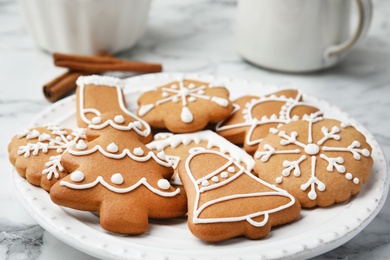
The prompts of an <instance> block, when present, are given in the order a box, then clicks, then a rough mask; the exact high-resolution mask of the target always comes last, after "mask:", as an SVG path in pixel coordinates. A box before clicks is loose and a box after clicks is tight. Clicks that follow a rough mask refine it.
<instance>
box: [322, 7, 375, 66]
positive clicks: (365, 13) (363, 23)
mask: <svg viewBox="0 0 390 260" xmlns="http://www.w3.org/2000/svg"><path fill="white" fill-rule="evenodd" d="M355 2H356V5H357V10H358V13H359V22H358V27H357V30H356V31H355V33H354V35H353V36H352V37H351V38H350V39H349V40H348V41H346V42H343V43H341V44H339V45H336V46H331V47H329V48H327V49H326V51H325V55H326V57H329V58H330V57H335V56H338V55H340V54H342V53H344V52H346V51H348V50H349V49H351V48H352V47H353V46H354V45H355V44H356V43H357V42H358V41H359V40H360V39H361V38H363V37H364V36H365V35H366V34H367V31H368V28H369V27H370V23H371V18H372V2H371V0H356V1H355Z"/></svg>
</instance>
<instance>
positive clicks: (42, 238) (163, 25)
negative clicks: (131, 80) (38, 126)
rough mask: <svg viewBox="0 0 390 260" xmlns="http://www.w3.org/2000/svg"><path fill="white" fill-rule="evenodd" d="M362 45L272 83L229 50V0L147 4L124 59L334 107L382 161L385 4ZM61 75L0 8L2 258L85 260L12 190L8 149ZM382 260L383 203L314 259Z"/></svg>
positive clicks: (386, 211)
mask: <svg viewBox="0 0 390 260" xmlns="http://www.w3.org/2000/svg"><path fill="white" fill-rule="evenodd" d="M373 2H374V19H373V22H372V26H371V29H370V31H369V34H368V37H367V39H366V40H365V41H364V42H363V43H362V45H360V46H358V47H357V48H355V49H354V50H353V51H352V52H351V53H350V55H349V56H348V58H347V59H346V60H345V61H344V62H343V63H341V64H340V65H339V66H337V67H335V68H333V69H330V70H327V71H324V72H321V73H315V74H307V75H291V74H280V73H277V72H271V71H266V70H262V69H259V68H256V67H254V66H252V65H250V64H247V63H245V62H243V61H242V60H241V59H240V58H239V57H238V56H237V54H236V52H235V50H234V30H233V27H234V26H233V25H234V17H235V10H236V2H235V1H233V0H191V1H175V0H169V1H168V0H155V1H154V2H153V4H152V9H151V13H150V18H149V24H148V29H147V31H146V33H145V35H144V37H143V38H142V39H141V41H140V42H139V43H138V44H137V46H136V47H135V48H133V49H132V50H130V51H126V52H123V53H120V54H119V56H120V57H123V58H128V59H135V60H144V61H150V62H161V63H163V64H164V68H165V71H167V72H176V71H182V72H195V73H208V74H215V75H221V76H229V77H236V78H245V79H249V80H257V81H262V82H265V83H272V84H277V85H281V86H285V87H298V88H300V89H302V90H303V91H304V92H307V93H309V94H312V95H314V96H318V97H321V98H323V99H325V100H327V101H329V102H330V103H332V104H334V105H336V106H338V107H340V108H341V109H342V110H344V111H346V112H347V113H349V114H350V115H352V116H353V117H355V118H356V119H358V120H359V121H360V122H361V123H362V124H363V125H364V126H365V127H366V128H368V129H369V130H370V131H371V132H372V133H373V134H374V136H375V137H376V138H377V140H378V141H379V143H380V144H381V146H382V148H383V150H384V152H385V154H386V156H387V158H390V20H389V17H390V1H387V0H374V1H373ZM60 72H62V70H61V69H59V68H55V67H54V66H53V65H52V59H51V57H50V55H48V54H47V53H44V52H42V51H40V50H38V49H36V47H35V46H34V44H33V42H32V40H31V38H30V37H29V35H28V34H27V32H26V29H25V27H24V24H23V20H22V18H21V14H20V10H19V8H18V6H17V4H16V2H15V1H14V0H0V169H1V171H0V259H93V257H90V256H88V255H85V254H84V253H82V252H80V251H78V250H76V249H73V248H71V247H69V246H67V245H66V244H64V243H62V242H60V241H59V240H57V239H56V238H54V237H53V236H52V235H51V234H49V233H48V232H46V231H45V230H43V229H42V228H41V227H40V226H39V225H37V223H36V222H35V221H34V220H33V219H32V218H31V217H30V216H29V215H28V214H27V212H26V211H25V210H24V209H23V207H22V206H21V204H20V203H19V202H18V200H17V198H16V194H15V191H14V190H13V187H12V185H11V178H10V167H11V166H10V163H9V162H8V159H7V157H8V154H7V144H8V142H9V140H10V139H11V137H12V136H13V135H14V134H15V133H16V132H17V131H19V130H23V129H25V127H26V126H27V125H28V124H29V122H30V120H31V119H32V118H33V117H34V116H35V115H36V114H37V113H38V112H40V111H41V110H43V109H44V108H46V107H48V106H50V102H48V101H46V100H45V98H44V96H43V94H42V84H43V83H45V82H47V81H48V80H50V79H52V78H53V77H54V76H55V75H57V74H59V73H60ZM334 258H339V259H340V258H343V259H368V258H370V259H390V200H387V203H386V204H385V206H384V208H383V209H382V211H381V212H380V213H379V214H378V216H377V217H376V218H375V219H374V220H373V221H372V222H371V223H370V224H369V225H368V226H367V227H366V228H365V229H364V230H363V231H362V232H361V233H360V234H358V235H357V236H356V237H355V238H353V239H352V240H351V241H349V242H347V243H346V244H344V245H343V246H340V247H339V248H337V249H334V250H333V251H330V252H328V253H326V254H324V255H321V256H319V257H317V259H334Z"/></svg>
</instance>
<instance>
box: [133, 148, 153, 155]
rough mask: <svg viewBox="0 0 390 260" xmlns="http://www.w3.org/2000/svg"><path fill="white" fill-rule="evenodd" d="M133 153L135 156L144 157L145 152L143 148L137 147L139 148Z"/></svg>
mask: <svg viewBox="0 0 390 260" xmlns="http://www.w3.org/2000/svg"><path fill="white" fill-rule="evenodd" d="M133 153H134V154H135V155H138V156H142V155H144V150H142V148H141V147H137V148H135V149H134V151H133ZM157 156H158V155H157Z"/></svg>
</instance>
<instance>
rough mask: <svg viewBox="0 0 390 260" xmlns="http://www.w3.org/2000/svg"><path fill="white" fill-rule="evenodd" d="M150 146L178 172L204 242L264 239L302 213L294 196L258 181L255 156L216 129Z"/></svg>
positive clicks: (193, 228) (194, 224) (193, 229)
mask: <svg viewBox="0 0 390 260" xmlns="http://www.w3.org/2000/svg"><path fill="white" fill-rule="evenodd" d="M147 146H148V147H149V148H151V149H152V150H156V151H157V152H158V151H159V152H164V153H165V155H166V157H167V158H169V161H170V162H171V163H172V164H173V167H174V168H175V169H176V170H177V171H178V173H179V175H180V179H181V180H182V182H183V185H184V188H185V190H186V193H187V198H188V226H189V228H190V230H191V232H192V233H193V234H194V235H195V236H196V237H198V238H200V239H202V240H205V241H222V240H226V239H229V238H233V237H237V236H246V237H248V238H251V239H258V238H261V237H264V236H266V235H267V234H268V232H269V231H270V229H271V227H272V226H278V225H282V224H286V223H289V222H292V221H293V220H295V219H296V218H297V216H298V215H299V212H300V205H299V202H298V201H296V200H295V199H294V197H293V196H292V195H290V194H288V193H287V192H286V191H284V190H282V189H279V188H275V187H273V186H272V185H270V184H268V183H266V182H265V181H263V180H261V179H259V178H257V177H256V176H255V175H254V174H253V172H252V168H253V165H254V161H253V158H252V157H251V156H250V155H248V154H247V153H246V152H245V151H243V150H242V149H241V148H239V147H237V146H236V145H234V144H232V143H230V142H229V141H227V140H226V139H224V138H223V137H221V136H219V135H217V134H216V133H214V132H212V131H200V132H196V133H189V134H175V135H168V136H166V137H165V138H163V139H160V140H156V141H153V142H152V143H150V144H148V145H147ZM174 181H176V179H175V180H174Z"/></svg>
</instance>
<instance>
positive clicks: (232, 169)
mask: <svg viewBox="0 0 390 260" xmlns="http://www.w3.org/2000/svg"><path fill="white" fill-rule="evenodd" d="M227 170H228V172H235V171H236V169H235V168H234V166H230V167H229V168H228V169H227Z"/></svg>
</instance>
